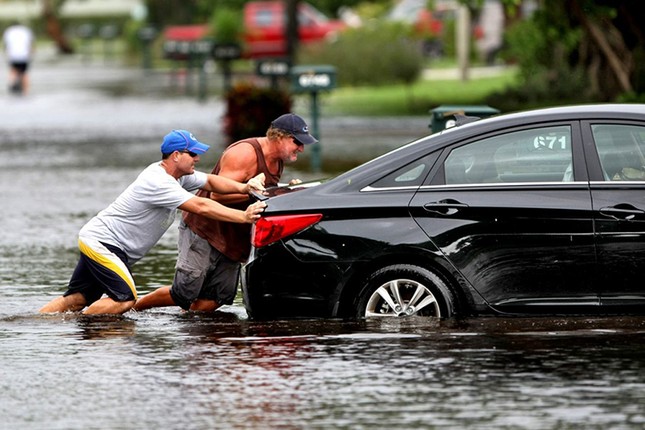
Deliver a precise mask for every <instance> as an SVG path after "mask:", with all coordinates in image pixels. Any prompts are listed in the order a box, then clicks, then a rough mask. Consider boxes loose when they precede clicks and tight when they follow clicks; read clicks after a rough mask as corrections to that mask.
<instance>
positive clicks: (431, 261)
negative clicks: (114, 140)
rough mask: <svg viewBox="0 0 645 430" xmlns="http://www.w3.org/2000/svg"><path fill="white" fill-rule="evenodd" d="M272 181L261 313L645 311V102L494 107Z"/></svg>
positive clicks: (250, 285) (251, 297)
mask: <svg viewBox="0 0 645 430" xmlns="http://www.w3.org/2000/svg"><path fill="white" fill-rule="evenodd" d="M270 196H273V197H270V198H269V199H268V201H267V202H268V207H267V209H266V211H265V213H264V214H263V216H262V218H261V219H260V220H259V221H258V222H257V223H256V224H255V226H254V228H253V233H252V243H253V248H252V251H251V256H250V258H249V261H248V263H247V264H246V265H245V266H244V268H243V273H242V291H243V296H244V303H245V306H246V309H247V311H248V313H249V315H250V317H251V318H282V317H356V318H361V317H365V316H368V317H372V316H378V317H400V316H407V315H417V316H427V317H440V318H450V317H455V316H469V315H481V314H506V315H508V314H514V315H547V314H548V315H551V314H613V313H638V314H643V313H645V283H644V282H643V277H644V276H645V258H643V256H644V255H645V105H636V104H635V105H627V104H625V105H610V104H607V105H588V106H571V107H560V108H550V109H541V110H534V111H527V112H522V113H514V114H508V115H500V116H496V117H492V118H487V119H482V120H478V121H474V122H470V123H467V124H463V125H458V126H455V127H453V128H450V129H446V130H443V131H441V132H438V133H435V134H432V135H430V136H427V137H424V138H422V139H419V140H417V141H415V142H412V143H409V144H407V145H405V146H402V147H400V148H398V149H396V150H394V151H392V152H389V153H387V154H385V155H383V156H380V157H378V158H376V159H374V160H371V161H369V162H367V163H365V164H363V165H361V166H358V167H356V168H354V169H352V170H350V171H348V172H346V173H344V174H341V175H340V176H338V177H336V178H334V179H331V180H329V181H325V182H323V183H320V184H318V185H315V186H311V187H301V186H296V187H290V188H289V187H286V188H277V189H273V190H272V193H271V194H270Z"/></svg>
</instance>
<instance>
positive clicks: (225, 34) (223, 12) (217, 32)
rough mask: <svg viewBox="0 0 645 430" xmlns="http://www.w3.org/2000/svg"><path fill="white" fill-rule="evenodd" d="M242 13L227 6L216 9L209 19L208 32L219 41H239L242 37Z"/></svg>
mask: <svg viewBox="0 0 645 430" xmlns="http://www.w3.org/2000/svg"><path fill="white" fill-rule="evenodd" d="M242 21H243V20H242V13H241V12H240V11H237V10H233V9H231V8H228V7H222V8H219V9H216V10H215V11H214V12H213V16H212V17H211V20H210V25H209V29H210V33H211V35H212V36H214V38H215V40H216V41H217V42H220V43H234V42H240V40H241V38H242V25H243V23H242Z"/></svg>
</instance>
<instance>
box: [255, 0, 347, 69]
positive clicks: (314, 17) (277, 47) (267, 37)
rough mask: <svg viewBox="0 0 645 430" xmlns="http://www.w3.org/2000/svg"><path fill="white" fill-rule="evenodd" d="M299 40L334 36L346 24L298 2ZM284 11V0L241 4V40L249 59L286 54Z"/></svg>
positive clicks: (314, 40) (285, 16) (304, 42)
mask: <svg viewBox="0 0 645 430" xmlns="http://www.w3.org/2000/svg"><path fill="white" fill-rule="evenodd" d="M297 16H298V25H299V27H298V34H299V41H300V43H303V44H307V43H312V42H320V41H323V40H326V39H331V38H333V37H335V36H336V35H337V34H338V32H339V31H341V30H343V29H344V28H345V27H346V25H345V24H344V23H343V22H342V21H339V20H330V19H328V18H327V17H326V16H325V15H324V14H323V13H322V12H320V11H319V10H318V9H316V8H314V7H313V6H312V5H311V4H309V3H306V2H302V1H301V2H299V3H298V14H297ZM286 28H287V11H286V3H285V2H284V1H252V2H248V3H246V4H245V5H244V42H245V45H246V54H247V55H248V56H249V57H250V58H262V57H283V56H285V55H286V53H287V40H286V37H285V34H286Z"/></svg>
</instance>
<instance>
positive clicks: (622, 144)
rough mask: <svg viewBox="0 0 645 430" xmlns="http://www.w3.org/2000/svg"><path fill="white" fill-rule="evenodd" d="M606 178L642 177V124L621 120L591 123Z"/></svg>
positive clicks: (644, 170) (644, 151) (644, 130)
mask: <svg viewBox="0 0 645 430" xmlns="http://www.w3.org/2000/svg"><path fill="white" fill-rule="evenodd" d="M591 131H592V133H593V138H594V141H595V143H596V149H597V150H598V156H599V157H600V165H601V166H602V170H603V174H604V177H605V180H606V181H645V156H644V155H643V154H645V128H644V127H639V126H632V125H620V124H606V125H603V124H596V125H593V126H592V127H591Z"/></svg>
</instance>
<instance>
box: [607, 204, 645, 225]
mask: <svg viewBox="0 0 645 430" xmlns="http://www.w3.org/2000/svg"><path fill="white" fill-rule="evenodd" d="M600 214H601V215H603V216H606V217H608V218H613V219H615V220H626V221H631V220H633V219H634V218H636V217H637V216H639V215H643V214H645V211H644V210H642V209H638V208H636V207H634V206H632V205H630V204H627V203H621V204H619V205H616V206H606V207H604V208H600Z"/></svg>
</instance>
